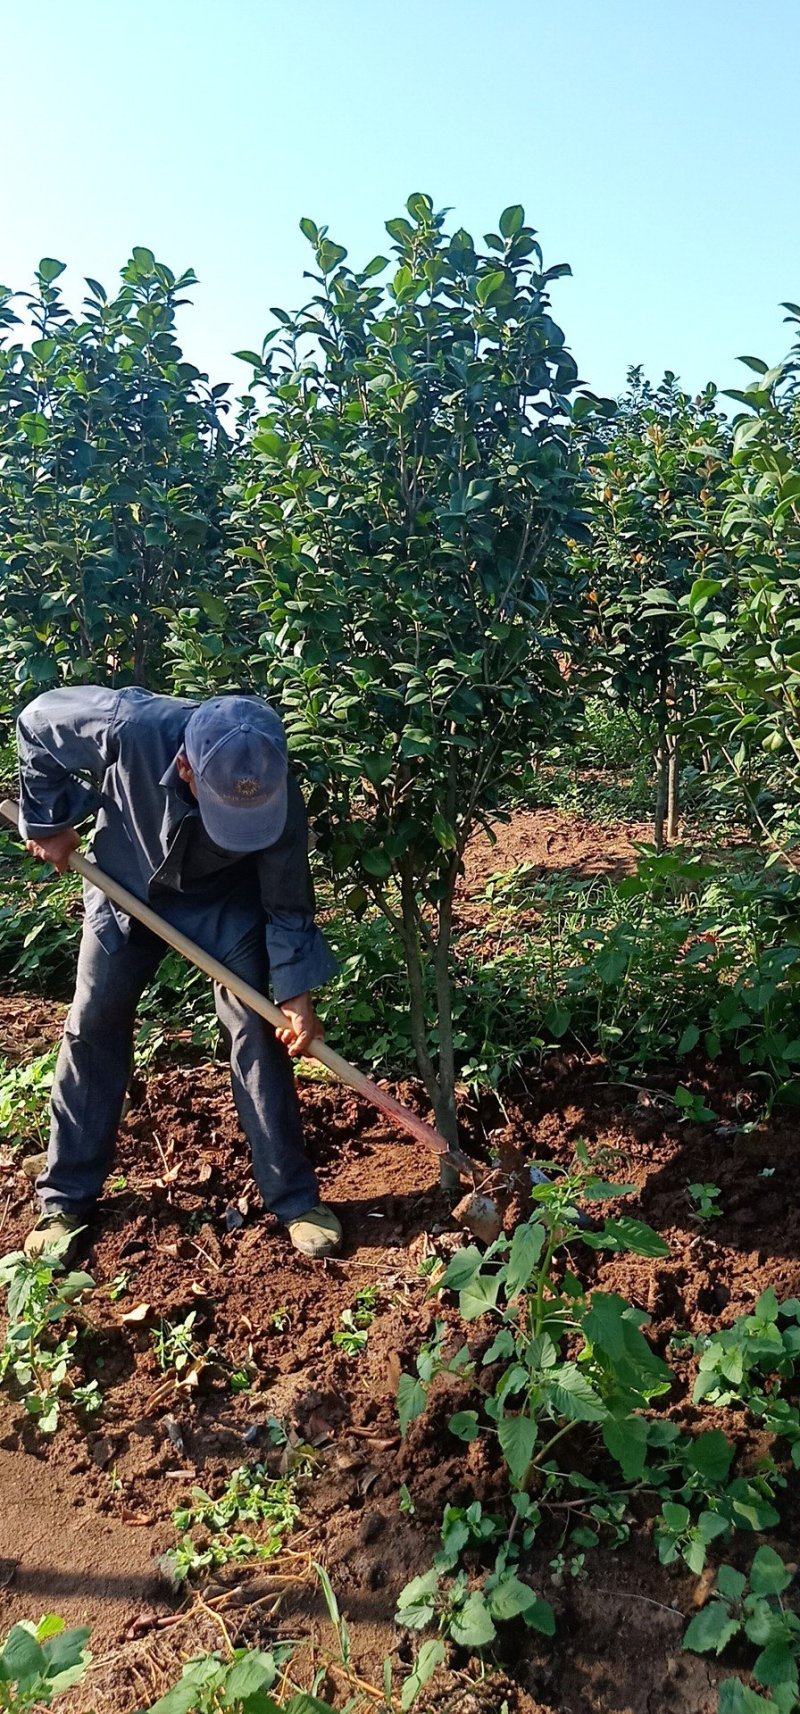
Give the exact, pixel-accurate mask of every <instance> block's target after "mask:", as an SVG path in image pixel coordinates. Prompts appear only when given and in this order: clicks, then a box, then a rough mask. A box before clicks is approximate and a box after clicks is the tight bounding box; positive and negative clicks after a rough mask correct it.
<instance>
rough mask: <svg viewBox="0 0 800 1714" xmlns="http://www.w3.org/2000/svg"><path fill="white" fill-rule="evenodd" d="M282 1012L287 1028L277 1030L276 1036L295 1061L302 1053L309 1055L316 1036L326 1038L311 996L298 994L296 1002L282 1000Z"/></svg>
mask: <svg viewBox="0 0 800 1714" xmlns="http://www.w3.org/2000/svg"><path fill="white" fill-rule="evenodd" d="M281 1011H282V1012H285V1014H286V1018H287V1024H286V1028H285V1029H282V1030H276V1031H275V1034H276V1035H277V1037H278V1040H279V1041H282V1042H283V1045H284V1047H288V1049H289V1052H290V1054H291V1055H292V1058H293V1059H295V1058H296V1057H297V1055H298V1054H300V1053H308V1050H309V1048H310V1046H311V1043H312V1041H313V1040H314V1038H315V1036H316V1037H320V1036H324V1033H325V1032H324V1030H323V1028H322V1025H321V1023H320V1021H319V1018H318V1017H317V1014H316V1012H315V1011H314V1005H313V1001H312V999H311V995H310V994H298V995H296V997H295V999H294V1000H281Z"/></svg>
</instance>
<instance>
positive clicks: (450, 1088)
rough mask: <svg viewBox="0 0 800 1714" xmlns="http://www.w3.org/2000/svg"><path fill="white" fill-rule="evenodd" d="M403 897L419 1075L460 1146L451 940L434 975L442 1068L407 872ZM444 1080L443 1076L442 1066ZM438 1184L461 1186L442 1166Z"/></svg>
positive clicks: (449, 1137)
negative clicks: (430, 1028)
mask: <svg viewBox="0 0 800 1714" xmlns="http://www.w3.org/2000/svg"><path fill="white" fill-rule="evenodd" d="M400 896H401V901H402V913H403V949H404V952H405V958H406V970H407V973H408V994H409V1012H410V1017H411V1039H412V1041H413V1043H414V1052H415V1054H416V1059H417V1065H418V1067H419V1074H420V1077H421V1078H422V1081H423V1083H424V1085H425V1088H426V1090H427V1093H428V1097H429V1099H430V1103H431V1106H432V1107H433V1111H434V1116H435V1118H436V1127H437V1130H438V1131H439V1132H440V1133H441V1135H442V1136H443V1137H444V1140H445V1142H446V1143H447V1144H448V1146H449V1145H451V1144H456V1145H457V1143H458V1125H457V1121H456V1107H455V1077H454V1073H453V1021H452V1003H451V993H450V975H449V951H450V948H449V938H448V939H447V942H446V951H445V952H444V955H443V950H442V942H441V935H440V939H439V942H438V944H437V949H436V959H435V973H436V996H437V1012H438V1014H439V1037H440V1057H439V1068H438V1074H437V1068H436V1067H435V1066H434V1063H433V1060H432V1058H431V1055H430V1051H429V1048H428V1038H427V1031H426V1028H425V984H424V979H423V970H422V957H421V954H420V945H419V940H420V936H419V925H418V921H417V915H418V910H417V901H416V895H415V891H414V879H413V876H412V875H411V874H410V872H409V871H408V870H407V869H404V870H403V871H402V874H401V883H400ZM443 1065H444V1068H445V1076H444V1079H443V1076H442V1066H443ZM439 1182H440V1184H441V1185H442V1187H443V1189H445V1190H454V1189H455V1188H456V1186H457V1185H458V1184H459V1183H460V1180H459V1178H458V1175H457V1173H454V1171H453V1168H452V1167H449V1166H446V1165H444V1164H443V1165H442V1166H441V1167H440V1169H439Z"/></svg>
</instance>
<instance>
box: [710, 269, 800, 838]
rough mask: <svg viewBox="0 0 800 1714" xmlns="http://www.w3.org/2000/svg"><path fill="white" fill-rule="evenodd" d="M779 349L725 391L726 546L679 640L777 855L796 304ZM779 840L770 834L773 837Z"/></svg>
mask: <svg viewBox="0 0 800 1714" xmlns="http://www.w3.org/2000/svg"><path fill="white" fill-rule="evenodd" d="M784 308H785V309H786V310H787V311H788V314H787V317H786V319H787V321H788V322H789V323H790V325H792V326H793V327H794V328H795V329H796V337H795V343H794V345H793V347H792V350H791V351H790V353H789V355H788V357H786V358H785V359H784V361H783V362H781V363H778V364H777V365H775V366H774V367H772V368H769V367H768V365H767V364H766V363H765V362H764V361H763V359H762V358H758V357H745V358H743V359H742V361H743V362H744V363H745V364H746V365H747V367H748V368H749V369H750V371H751V372H752V373H754V375H755V379H754V380H753V381H752V382H751V383H750V385H749V386H748V387H746V388H741V389H739V388H733V389H731V390H730V394H729V396H730V397H731V398H734V399H735V400H736V401H737V402H738V404H739V405H740V406H742V407H743V409H742V410H741V411H740V413H739V415H738V416H737V417H736V419H735V422H734V434H733V450H732V455H731V465H730V470H729V472H728V475H727V480H726V482H725V500H726V504H725V508H724V512H723V514H722V518H721V521H720V540H721V543H722V545H723V547H724V550H725V551H724V555H723V554H720V555H719V556H717V560H716V562H713V563H711V564H710V565H709V566H707V567H704V568H698V569H699V570H702V573H703V574H702V575H700V576H698V577H697V578H696V581H695V582H694V584H693V587H692V589H691V592H690V594H689V596H688V598H687V601H686V607H687V609H688V611H689V614H690V616H691V617H690V622H689V630H688V633H687V640H688V642H689V644H690V646H691V649H692V653H693V655H694V658H695V661H696V662H697V665H698V667H699V668H700V670H701V671H702V673H703V674H704V676H705V679H706V685H707V690H706V695H705V698H704V707H705V712H704V719H705V725H706V727H707V730H708V731H709V733H710V734H711V735H712V737H713V739H714V741H715V742H716V744H717V746H718V747H719V748H720V749H721V751H722V754H723V755H724V757H725V759H726V762H727V763H728V765H729V767H730V769H731V771H732V775H733V776H734V777H735V778H736V780H737V781H738V783H739V785H740V786H742V787H743V789H744V795H745V798H746V800H747V802H748V805H749V808H750V809H751V811H752V812H753V814H754V819H755V820H756V821H757V822H759V823H760V825H761V828H762V831H763V832H765V833H766V834H767V835H768V837H769V839H770V841H771V842H772V843H773V849H774V851H775V853H776V854H780V855H785V844H784V834H785V836H786V838H787V839H788V840H789V842H790V843H794V842H795V841H796V840H797V837H798V833H799V832H800V814H799V813H798V812H799V811H800V794H798V789H797V767H798V763H800V305H798V304H791V303H789V304H786V305H784ZM776 841H777V844H776V843H775V842H776Z"/></svg>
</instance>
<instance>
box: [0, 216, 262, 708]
mask: <svg viewBox="0 0 800 1714" xmlns="http://www.w3.org/2000/svg"><path fill="white" fill-rule="evenodd" d="M63 271H64V266H63V263H61V262H57V261H55V260H53V259H52V258H45V259H44V260H43V261H42V262H40V264H39V268H38V270H37V275H36V289H35V291H34V292H32V293H29V294H24V293H23V294H18V295H17V296H15V295H13V294H12V293H10V292H9V291H6V290H0V576H1V577H2V591H3V602H2V612H1V613H0V675H2V694H3V700H5V702H6V705H7V706H8V705H9V704H11V703H13V702H15V701H17V700H21V699H23V698H24V697H25V695H26V694H30V693H31V692H32V691H35V690H37V689H42V688H44V687H46V686H48V685H52V684H56V683H58V682H59V681H60V680H62V679H65V678H70V679H71V680H73V681H74V680H75V679H76V678H77V679H81V678H82V679H89V678H95V677H96V678H100V679H102V680H105V681H106V682H112V683H115V682H123V683H124V682H134V683H138V684H147V683H151V684H157V683H159V682H160V680H161V676H162V670H163V661H164V641H165V637H166V635H167V633H168V630H169V622H170V613H171V611H172V610H173V609H174V607H175V606H176V604H177V601H178V599H179V598H180V595H181V593H185V591H186V588H187V587H191V588H193V589H198V588H199V589H201V590H202V589H206V590H211V589H212V588H219V586H220V585H221V583H222V572H221V564H220V562H221V551H220V549H221V521H222V518H223V516H224V500H223V488H224V485H225V482H226V481H227V478H228V475H229V451H230V442H229V438H228V436H227V435H226V433H225V431H224V428H223V426H222V413H223V412H224V410H225V409H226V406H225V403H224V394H225V393H226V392H227V386H226V385H223V386H218V387H211V388H209V387H208V385H207V382H206V378H205V377H204V376H203V375H201V374H200V371H199V370H197V369H196V368H195V367H194V366H193V365H192V364H190V363H187V362H185V361H184V359H183V357H182V354H181V351H180V348H179V346H178V344H177V342H176V338H175V313H176V310H177V309H178V307H179V306H180V304H181V303H183V302H185V297H184V293H185V291H186V289H187V287H189V286H191V285H192V284H194V279H195V276H194V275H193V274H192V273H184V274H182V275H180V277H176V276H175V274H174V273H172V271H171V269H169V268H167V267H164V266H163V264H161V263H159V262H157V261H156V260H155V257H154V256H153V254H152V251H150V250H146V249H143V248H137V249H135V250H134V252H133V255H132V257H131V260H130V261H129V262H128V264H127V266H126V267H125V268H124V269H123V273H122V285H121V288H120V290H119V292H118V294H117V296H116V297H113V298H109V297H108V296H107V293H106V292H105V290H104V288H103V287H102V286H101V285H100V284H99V282H98V281H96V280H88V281H87V285H88V296H87V297H86V299H85V301H84V305H83V311H82V314H81V315H80V317H76V316H74V315H73V314H72V313H70V311H69V310H68V308H67V307H66V305H65V303H64V299H63V297H62V295H61V290H60V285H59V280H60V276H61V274H62V273H63ZM18 312H19V313H18Z"/></svg>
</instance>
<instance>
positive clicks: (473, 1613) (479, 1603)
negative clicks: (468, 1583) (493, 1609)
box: [450, 1589, 497, 1649]
mask: <svg viewBox="0 0 800 1714" xmlns="http://www.w3.org/2000/svg"><path fill="white" fill-rule="evenodd" d="M450 1635H451V1637H452V1639H453V1642H454V1643H458V1644H459V1645H460V1647H461V1648H465V1649H482V1648H485V1647H486V1645H487V1643H490V1642H492V1641H493V1639H494V1638H495V1636H496V1635H497V1632H496V1631H495V1628H494V1625H493V1623H492V1615H491V1613H490V1612H489V1608H488V1607H487V1605H486V1601H485V1599H484V1597H483V1595H482V1594H481V1592H480V1590H479V1589H473V1591H472V1594H471V1595H468V1596H467V1599H466V1601H465V1602H464V1605H463V1607H462V1608H461V1610H460V1612H458V1613H456V1614H455V1615H454V1616H453V1618H452V1619H451V1620H450Z"/></svg>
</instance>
